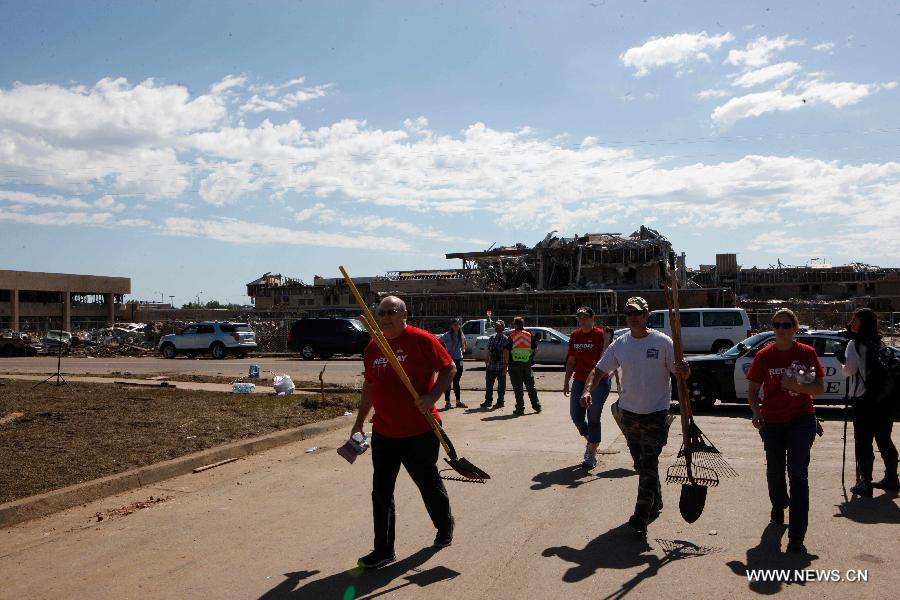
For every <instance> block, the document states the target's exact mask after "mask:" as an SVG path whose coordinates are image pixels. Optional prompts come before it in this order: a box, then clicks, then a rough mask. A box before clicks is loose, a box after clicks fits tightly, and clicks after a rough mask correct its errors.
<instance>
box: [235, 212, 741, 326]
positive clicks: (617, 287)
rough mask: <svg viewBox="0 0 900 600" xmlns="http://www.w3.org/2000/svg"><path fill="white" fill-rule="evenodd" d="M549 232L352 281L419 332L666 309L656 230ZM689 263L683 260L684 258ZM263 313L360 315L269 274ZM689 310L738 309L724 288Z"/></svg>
mask: <svg viewBox="0 0 900 600" xmlns="http://www.w3.org/2000/svg"><path fill="white" fill-rule="evenodd" d="M555 233H556V232H551V233H550V234H548V235H547V236H546V237H545V238H544V239H543V240H541V241H540V242H538V243H537V244H535V245H534V246H527V245H525V244H515V245H513V246H503V247H499V248H494V247H492V248H489V249H487V250H483V251H476V252H454V253H449V254H446V255H445V256H446V258H447V259H448V260H457V259H458V260H461V261H462V265H461V268H459V269H440V270H410V271H392V272H388V273H386V274H385V275H384V276H381V277H363V278H358V279H354V281H355V282H356V283H357V285H358V286H359V287H360V291H361V292H362V293H363V295H364V297H365V298H366V300H367V301H368V302H370V303H373V302H375V301H376V300H377V298H378V297H381V296H384V295H387V294H397V295H399V296H401V297H403V298H404V300H405V301H406V302H407V306H408V308H409V310H410V314H411V315H412V316H413V317H414V318H415V319H416V320H417V322H418V323H420V324H422V325H423V326H428V327H431V326H438V325H437V322H438V321H439V322H441V323H442V324H443V325H446V318H447V317H448V316H451V315H452V316H458V317H462V318H478V317H483V316H484V315H485V313H486V312H487V311H491V313H492V314H493V315H494V316H495V317H501V318H504V319H505V318H508V317H511V316H513V315H516V314H522V315H527V316H529V317H530V318H531V319H532V322H533V323H534V324H546V325H562V324H571V323H570V321H571V320H572V317H573V316H574V314H575V311H576V309H577V308H578V307H580V306H585V305H587V306H591V307H592V308H594V310H595V311H596V312H597V313H598V314H600V315H616V314H618V312H619V307H620V306H624V303H625V300H626V299H627V298H628V297H629V296H632V295H642V296H644V297H646V298H647V300H648V301H649V302H650V304H651V306H652V307H654V308H662V307H664V306H665V300H664V298H663V293H662V289H661V285H660V265H661V264H668V262H669V260H670V257H671V256H673V249H672V244H671V243H670V242H669V240H668V239H667V238H666V237H665V236H663V235H662V234H660V233H659V232H658V231H655V230H653V229H650V228H649V227H643V226H642V227H640V228H639V229H638V230H637V231H635V232H634V233H632V234H631V235H628V236H623V235H621V234H617V233H588V234H584V235H575V236H573V237H560V236H555V235H554V234H555ZM678 262H679V264H680V266H681V267H682V272H683V271H684V270H683V266H684V256H683V255H681V256H680V257H678ZM247 294H248V295H249V296H251V298H253V302H254V304H255V305H256V307H257V310H260V311H275V312H278V311H281V312H287V311H293V312H297V311H302V312H304V313H310V314H312V313H318V314H323V313H324V314H346V313H347V312H353V311H356V310H357V309H356V307H355V304H354V303H353V298H352V297H351V296H350V295H349V290H347V289H346V286H345V285H344V284H343V281H342V280H340V279H324V278H320V277H316V278H315V280H314V282H313V284H312V285H309V284H305V283H303V282H302V281H300V280H299V279H291V278H288V277H283V276H282V275H272V274H271V273H266V274H265V275H263V276H262V277H261V278H259V279H258V280H256V281H254V282H252V283H250V284H247ZM681 301H682V305H683V306H685V307H704V306H732V305H733V304H734V296H733V294H732V293H731V291H730V290H728V289H725V288H701V287H700V286H697V285H695V286H694V289H691V290H684V291H683V292H682V295H681Z"/></svg>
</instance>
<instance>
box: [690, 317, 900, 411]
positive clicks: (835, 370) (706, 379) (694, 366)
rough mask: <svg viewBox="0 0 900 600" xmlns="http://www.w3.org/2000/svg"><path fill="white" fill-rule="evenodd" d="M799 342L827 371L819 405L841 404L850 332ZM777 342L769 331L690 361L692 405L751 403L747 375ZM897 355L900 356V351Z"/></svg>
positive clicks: (817, 334)
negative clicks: (758, 355)
mask: <svg viewBox="0 0 900 600" xmlns="http://www.w3.org/2000/svg"><path fill="white" fill-rule="evenodd" d="M795 339H796V340H797V341H798V342H801V343H803V344H807V345H809V346H812V347H813V348H815V350H816V354H818V355H819V360H820V361H821V362H822V367H823V368H824V369H825V393H824V394H822V395H820V396H816V397H815V402H816V404H841V403H842V402H843V400H844V394H845V392H846V378H845V377H844V376H843V375H842V372H841V363H840V361H838V357H841V356H843V353H844V352H845V350H846V348H847V342H848V341H849V337H847V334H846V332H843V331H820V330H812V331H807V332H806V333H801V334H798V335H797V336H796V337H795ZM774 341H775V336H774V334H773V333H772V332H771V331H765V332H762V333H758V334H756V335H754V336H751V337H749V338H747V339H745V340H744V341H742V342H740V343H739V344H736V345H735V346H733V347H731V348H729V349H728V350H726V351H725V352H723V353H721V354H712V355H708V356H689V357H687V359H686V360H687V362H688V364H689V365H690V366H691V376H690V378H689V379H688V389H689V390H690V393H691V400H692V404H693V405H694V406H696V407H697V408H701V409H704V408H711V407H712V406H713V404H714V403H715V401H716V400H717V399H718V400H720V401H721V402H738V403H745V402H747V390H748V388H749V383H748V381H747V371H749V370H750V364H751V363H752V362H753V357H754V356H756V353H757V352H759V351H760V349H762V348H764V347H765V346H767V345H769V344H771V343H773V342H774ZM894 352H896V353H898V354H900V350H898V349H894ZM673 392H674V389H673Z"/></svg>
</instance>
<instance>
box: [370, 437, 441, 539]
mask: <svg viewBox="0 0 900 600" xmlns="http://www.w3.org/2000/svg"><path fill="white" fill-rule="evenodd" d="M439 450H440V443H439V442H438V440H437V437H435V435H434V433H432V432H431V431H427V432H425V433H423V434H421V435H414V436H412V437H405V438H390V437H386V436H383V435H379V434H378V433H377V432H376V433H373V434H372V466H373V471H372V513H373V516H374V523H375V551H376V552H388V553H390V552H393V551H394V521H395V519H396V512H395V510H394V485H395V484H396V482H397V475H398V474H399V473H400V465H403V466H404V467H405V468H406V472H407V473H409V476H410V478H412V480H413V482H414V483H415V484H416V486H417V487H418V488H419V493H420V494H422V500H423V501H424V502H425V509H426V510H427V511H428V516H429V517H431V522H432V523H434V526H435V528H436V529H437V530H438V533H446V532H449V533H451V534H452V532H453V515H452V514H451V513H450V497H449V496H448V495H447V489H446V488H445V487H444V482H443V480H441V476H440V474H439V473H438V469H437V459H438V452H439Z"/></svg>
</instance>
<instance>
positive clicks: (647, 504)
mask: <svg viewBox="0 0 900 600" xmlns="http://www.w3.org/2000/svg"><path fill="white" fill-rule="evenodd" d="M667 415H668V411H665V410H662V411H659V412H654V413H650V414H646V415H639V414H636V413H633V412H628V411H627V410H622V432H623V433H624V434H625V440H626V441H627V442H628V450H629V452H631V458H633V459H634V465H635V468H636V469H637V472H638V495H637V502H635V505H634V515H635V516H636V517H637V518H639V519H640V520H641V521H643V522H644V523H647V522H648V521H649V520H650V516H651V514H653V513H658V512H659V511H660V510H662V504H663V501H662V486H660V483H659V455H660V453H661V452H662V449H663V446H665V445H666V441H667V440H668V437H669V425H668V423H666V416H667Z"/></svg>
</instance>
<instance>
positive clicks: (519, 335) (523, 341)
mask: <svg viewBox="0 0 900 600" xmlns="http://www.w3.org/2000/svg"><path fill="white" fill-rule="evenodd" d="M509 337H510V339H511V340H512V351H511V352H510V354H511V355H512V359H513V362H531V355H532V354H534V350H532V348H531V332H529V331H526V330H524V329H517V330H515V331H513V332H512V333H510V334H509Z"/></svg>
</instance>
